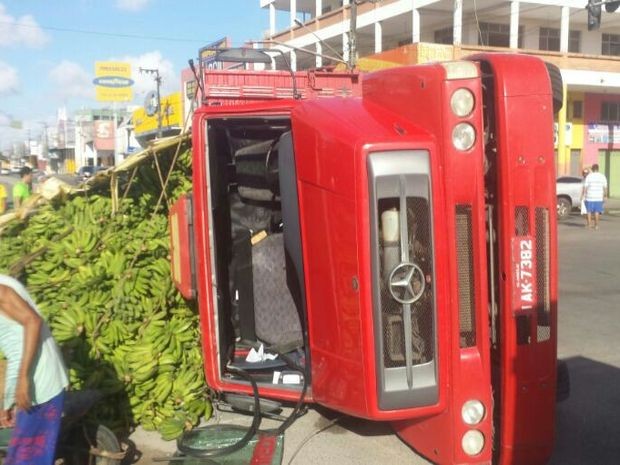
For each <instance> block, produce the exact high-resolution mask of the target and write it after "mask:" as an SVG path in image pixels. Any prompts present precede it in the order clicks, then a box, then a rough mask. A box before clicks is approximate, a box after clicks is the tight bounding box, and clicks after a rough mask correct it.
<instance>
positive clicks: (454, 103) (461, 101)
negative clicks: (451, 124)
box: [450, 88, 474, 118]
mask: <svg viewBox="0 0 620 465" xmlns="http://www.w3.org/2000/svg"><path fill="white" fill-rule="evenodd" d="M450 108H452V113H454V114H455V115H456V116H458V117H460V118H463V117H465V116H467V115H469V114H470V113H471V112H472V111H473V110H474V94H472V93H471V91H470V90H469V89H465V88H461V89H457V90H456V91H454V93H453V94H452V97H450Z"/></svg>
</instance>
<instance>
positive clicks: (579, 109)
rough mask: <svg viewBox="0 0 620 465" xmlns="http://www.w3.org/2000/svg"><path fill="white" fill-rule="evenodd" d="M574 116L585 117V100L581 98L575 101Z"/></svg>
mask: <svg viewBox="0 0 620 465" xmlns="http://www.w3.org/2000/svg"><path fill="white" fill-rule="evenodd" d="M573 118H583V102H582V101H581V100H575V101H574V102H573Z"/></svg>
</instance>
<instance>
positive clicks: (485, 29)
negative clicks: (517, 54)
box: [478, 23, 524, 48]
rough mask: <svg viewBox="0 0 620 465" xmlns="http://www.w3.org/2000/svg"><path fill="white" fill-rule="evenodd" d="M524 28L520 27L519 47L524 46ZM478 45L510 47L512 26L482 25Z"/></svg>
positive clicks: (498, 24)
mask: <svg viewBox="0 0 620 465" xmlns="http://www.w3.org/2000/svg"><path fill="white" fill-rule="evenodd" d="M523 30H524V29H523V26H519V39H518V43H517V47H519V48H521V47H522V46H523ZM479 33H480V35H479V37H478V45H489V46H491V47H510V24H500V23H480V31H479Z"/></svg>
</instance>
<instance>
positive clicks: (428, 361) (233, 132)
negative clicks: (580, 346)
mask: <svg viewBox="0 0 620 465" xmlns="http://www.w3.org/2000/svg"><path fill="white" fill-rule="evenodd" d="M265 76H268V72H265ZM230 79H231V80H233V81H234V82H236V83H237V84H238V83H239V79H240V77H239V75H237V76H235V77H231V78H230ZM264 79H268V78H267V77H265V78H264ZM278 79H279V78H278ZM265 82H267V81H265V80H263V81H262V82H261V84H262V85H265ZM308 82H310V81H308ZM246 84H247V82H246ZM275 84H277V83H275V81H274V84H273V85H274V88H275V87H277V85H275ZM305 85H306V86H308V85H314V84H312V83H311V84H308V83H307V84H305ZM330 85H331V86H332V87H333V88H335V89H336V91H335V92H325V93H324V94H325V95H330V96H327V97H322V96H320V95H319V94H320V92H316V87H315V88H314V89H315V91H314V92H309V93H308V95H307V96H308V97H309V98H305V99H275V98H271V97H270V98H265V99H262V100H261V99H257V101H251V100H250V99H247V100H246V102H245V103H241V102H236V103H237V104H234V105H226V104H222V105H218V106H213V105H208V104H206V105H203V106H202V107H200V108H199V109H198V110H197V111H196V112H195V115H194V120H193V152H194V153H193V182H194V188H193V193H192V195H191V197H187V198H184V199H182V200H181V201H179V202H178V203H177V205H175V207H174V208H173V209H172V213H171V237H172V256H173V273H174V278H175V282H176V283H177V286H178V287H179V289H180V290H181V291H182V292H183V293H184V295H185V296H186V297H188V298H196V299H197V301H198V307H199V311H200V316H201V325H202V334H203V341H202V342H203V349H204V358H205V373H206V377H207V382H208V384H209V386H210V387H211V388H213V389H214V390H216V391H219V392H234V393H247V394H249V393H251V392H252V389H251V386H250V385H249V383H248V382H247V380H246V379H245V378H243V377H240V376H238V374H237V373H238V371H237V370H238V369H243V370H246V371H247V372H248V373H249V374H250V375H251V376H253V377H254V379H255V380H256V381H257V383H258V388H259V393H260V395H261V396H264V397H269V398H273V399H280V400H288V401H296V400H297V399H298V398H299V397H300V395H301V393H302V391H303V392H305V391H306V390H307V393H306V400H307V401H311V402H316V403H319V404H322V405H325V406H327V407H329V408H332V409H334V410H337V411H340V412H343V413H346V414H349V415H353V416H357V417H360V418H365V419H370V420H378V421H389V422H391V423H392V425H393V427H394V429H395V431H396V433H397V434H399V435H400V437H401V438H402V439H403V440H404V441H406V442H407V443H408V444H410V445H411V446H412V447H413V448H414V449H415V450H417V451H418V452H419V453H421V454H422V455H423V456H425V457H426V458H428V459H429V460H431V461H433V462H435V463H438V464H446V465H456V464H479V465H482V464H491V463H493V464H504V465H521V464H522V465H537V464H541V465H542V464H544V463H546V462H547V460H548V458H549V457H550V455H551V450H552V446H553V436H554V414H555V386H556V363H557V361H556V356H557V355H556V345H557V330H556V321H557V317H556V313H557V265H556V263H557V257H556V255H557V252H556V250H557V245H556V239H555V228H556V224H555V215H554V214H553V213H554V211H555V208H556V207H555V205H556V204H555V192H554V180H555V168H554V151H553V111H554V109H553V105H554V101H553V89H552V86H551V81H550V78H549V72H548V68H547V67H546V66H545V64H544V63H543V62H541V61H540V60H538V59H536V58H532V57H527V56H521V55H494V54H485V55H479V56H475V57H472V58H471V59H469V60H465V61H458V62H447V63H434V64H427V65H417V66H408V67H400V68H394V69H389V70H384V71H379V72H376V73H372V74H367V75H364V76H362V77H360V76H358V75H354V74H347V73H343V74H342V75H340V76H339V77H338V79H337V80H333V79H332V80H331V81H330ZM334 94H335V95H344V96H333V95H334ZM237 95H239V94H237ZM206 102H207V103H208V99H207V100H206ZM261 345H262V346H263V350H265V351H267V352H270V353H271V354H274V355H276V354H277V355H278V357H276V358H275V359H273V360H270V359H268V358H265V357H263V358H262V359H261V358H260V355H261V354H260V353H259V354H256V353H253V355H254V356H256V357H259V359H260V360H259V361H258V362H250V361H248V360H247V355H248V353H249V351H253V352H256V351H257V349H258V348H260V346H261Z"/></svg>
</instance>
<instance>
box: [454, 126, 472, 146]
mask: <svg viewBox="0 0 620 465" xmlns="http://www.w3.org/2000/svg"><path fill="white" fill-rule="evenodd" d="M475 142H476V130H475V129H474V127H473V126H472V125H471V124H469V123H459V124H457V125H456V126H454V129H453V130H452V144H453V145H454V147H455V148H456V149H457V150H461V151H463V152H465V151H467V150H469V149H470V148H472V147H473V145H474V143H475Z"/></svg>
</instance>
